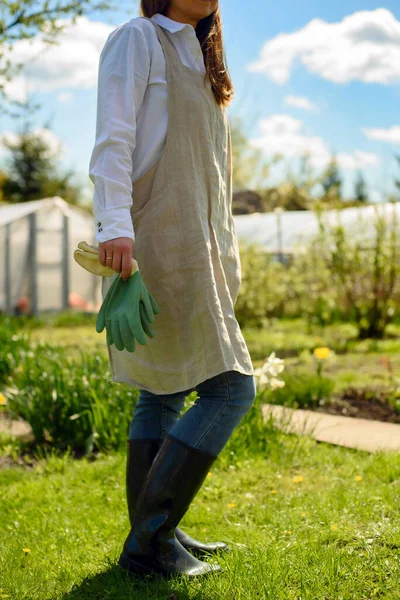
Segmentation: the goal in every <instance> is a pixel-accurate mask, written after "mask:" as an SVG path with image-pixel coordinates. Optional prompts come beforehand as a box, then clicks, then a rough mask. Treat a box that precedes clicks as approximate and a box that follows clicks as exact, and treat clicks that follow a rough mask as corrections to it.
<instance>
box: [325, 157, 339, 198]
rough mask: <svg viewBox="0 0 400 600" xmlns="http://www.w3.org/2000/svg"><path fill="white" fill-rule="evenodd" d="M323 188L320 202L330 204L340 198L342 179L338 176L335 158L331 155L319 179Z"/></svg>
mask: <svg viewBox="0 0 400 600" xmlns="http://www.w3.org/2000/svg"><path fill="white" fill-rule="evenodd" d="M321 185H322V188H323V190H324V191H323V196H322V201H323V202H324V204H327V203H328V204H330V203H332V201H335V200H337V199H340V198H341V197H342V185H343V182H342V178H341V175H340V171H339V167H338V163H337V159H336V157H335V156H334V155H333V156H332V157H331V160H330V161H329V163H328V165H327V167H326V169H325V171H324V173H323V175H322V178H321Z"/></svg>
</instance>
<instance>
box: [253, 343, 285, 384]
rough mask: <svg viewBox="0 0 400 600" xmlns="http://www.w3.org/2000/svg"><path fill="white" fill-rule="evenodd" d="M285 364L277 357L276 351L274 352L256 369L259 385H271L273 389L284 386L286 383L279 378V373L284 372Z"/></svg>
mask: <svg viewBox="0 0 400 600" xmlns="http://www.w3.org/2000/svg"><path fill="white" fill-rule="evenodd" d="M284 368H285V365H284V361H283V360H282V359H281V358H277V357H276V355H275V352H272V353H271V354H270V356H269V357H268V358H267V360H266V361H265V363H264V364H263V366H262V367H258V368H257V369H254V375H255V376H256V378H257V380H258V384H259V385H270V386H271V389H273V390H274V389H276V388H277V387H283V386H284V385H285V383H284V382H283V381H280V380H279V379H277V375H279V373H282V371H283V370H284Z"/></svg>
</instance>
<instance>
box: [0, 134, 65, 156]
mask: <svg viewBox="0 0 400 600" xmlns="http://www.w3.org/2000/svg"><path fill="white" fill-rule="evenodd" d="M31 133H32V136H35V137H41V138H42V140H43V141H44V143H45V144H46V146H47V148H48V150H47V152H46V156H47V157H48V158H52V157H59V158H60V157H62V156H63V155H64V153H65V146H64V143H63V142H62V141H61V140H60V138H59V137H58V136H57V135H56V134H55V133H54V132H53V131H51V130H50V129H46V128H43V127H37V128H36V129H33V130H32V132H31ZM18 138H19V134H18V133H15V132H13V131H6V132H4V133H2V134H1V135H0V157H1V158H3V157H5V156H6V155H7V154H8V153H9V150H8V148H7V147H6V146H5V144H4V143H3V140H7V141H8V142H10V143H12V144H15V143H16V142H17V141H18Z"/></svg>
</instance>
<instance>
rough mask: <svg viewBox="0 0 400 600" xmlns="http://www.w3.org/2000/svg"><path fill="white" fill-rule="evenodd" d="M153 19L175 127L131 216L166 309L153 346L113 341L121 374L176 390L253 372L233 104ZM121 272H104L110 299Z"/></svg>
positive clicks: (158, 390)
mask: <svg viewBox="0 0 400 600" xmlns="http://www.w3.org/2000/svg"><path fill="white" fill-rule="evenodd" d="M142 18H147V17H142ZM148 20H149V21H150V22H151V23H153V25H154V26H155V28H156V31H157V35H158V39H159V41H160V43H161V46H162V48H163V52H164V55H165V60H166V67H167V82H168V130H167V139H166V144H165V146H164V149H163V152H162V155H161V158H160V159H159V160H158V161H157V162H156V164H155V165H153V167H151V168H150V169H149V170H148V171H147V172H146V173H145V174H144V175H143V176H142V177H141V178H140V179H138V180H137V181H135V182H134V183H133V189H132V197H133V204H132V207H131V216H132V222H133V224H134V228H135V242H134V254H133V256H134V258H135V259H136V260H137V262H138V265H139V269H140V272H141V275H142V278H143V280H144V282H145V284H146V287H147V289H148V290H149V292H150V293H151V294H152V295H153V297H154V299H155V300H156V302H157V304H158V305H159V307H160V313H159V314H157V315H155V320H154V322H153V324H152V327H153V331H154V338H149V337H147V336H146V340H147V344H146V345H141V344H139V343H138V342H137V341H136V349H135V351H134V352H133V353H131V352H128V351H127V350H126V349H124V350H122V351H119V350H117V349H116V348H115V346H114V345H111V346H110V345H108V346H107V347H108V353H109V359H110V365H111V371H112V381H115V382H121V383H127V384H130V385H133V386H135V387H138V388H141V389H145V390H148V391H149V392H152V393H154V394H172V393H175V392H180V391H183V390H188V389H190V388H194V387H195V386H196V385H197V384H199V383H201V382H203V381H205V380H206V379H209V378H211V377H214V376H216V375H219V374H220V373H223V372H225V371H230V370H236V371H239V372H240V373H243V374H245V375H252V374H254V369H253V365H252V362H251V358H250V354H249V351H248V348H247V346H246V343H245V340H244V338H243V335H242V332H241V330H240V327H239V324H238V322H237V320H236V317H235V311H234V305H235V302H236V299H237V295H238V292H239V287H240V282H241V264H240V256H239V247H238V239H237V234H236V229H235V224H234V220H233V217H232V208H231V204H232V174H231V161H232V153H231V133H230V127H229V121H228V118H227V115H226V111H225V108H223V107H219V106H218V104H217V102H216V100H215V98H214V95H213V92H212V89H211V83H210V80H209V78H208V76H206V75H205V74H204V73H201V72H200V71H195V70H193V69H190V68H189V67H187V66H186V65H184V64H183V63H182V61H181V58H180V56H179V54H178V52H177V50H176V48H175V46H174V45H173V43H172V41H171V39H170V34H169V32H167V31H165V30H164V29H163V28H162V27H160V26H159V25H157V24H156V23H154V21H151V20H150V19H148ZM115 277H119V273H117V272H116V273H115V275H112V276H111V277H103V285H102V295H103V298H104V296H105V294H106V293H107V291H108V289H109V287H110V285H111V283H112V281H113V280H114V278H115Z"/></svg>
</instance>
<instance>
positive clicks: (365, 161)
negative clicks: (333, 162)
mask: <svg viewBox="0 0 400 600" xmlns="http://www.w3.org/2000/svg"><path fill="white" fill-rule="evenodd" d="M336 158H337V162H338V165H339V167H341V168H342V169H366V168H368V167H375V166H376V165H378V163H379V157H378V156H377V155H376V154H372V153H371V152H362V151H361V150H356V151H355V152H354V154H346V153H341V154H338V155H337V157H336Z"/></svg>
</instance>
